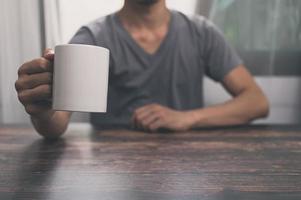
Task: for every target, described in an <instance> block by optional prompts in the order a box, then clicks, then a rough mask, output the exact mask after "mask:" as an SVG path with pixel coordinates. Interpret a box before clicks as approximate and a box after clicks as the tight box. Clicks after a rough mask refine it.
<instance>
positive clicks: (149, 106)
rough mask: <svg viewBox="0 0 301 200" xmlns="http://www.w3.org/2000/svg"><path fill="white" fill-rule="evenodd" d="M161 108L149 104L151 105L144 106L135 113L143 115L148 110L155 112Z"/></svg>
mask: <svg viewBox="0 0 301 200" xmlns="http://www.w3.org/2000/svg"><path fill="white" fill-rule="evenodd" d="M157 107H159V105H158V104H149V105H146V106H143V107H140V108H138V109H137V110H136V111H135V113H137V114H139V113H143V112H146V111H148V110H153V109H155V108H157Z"/></svg>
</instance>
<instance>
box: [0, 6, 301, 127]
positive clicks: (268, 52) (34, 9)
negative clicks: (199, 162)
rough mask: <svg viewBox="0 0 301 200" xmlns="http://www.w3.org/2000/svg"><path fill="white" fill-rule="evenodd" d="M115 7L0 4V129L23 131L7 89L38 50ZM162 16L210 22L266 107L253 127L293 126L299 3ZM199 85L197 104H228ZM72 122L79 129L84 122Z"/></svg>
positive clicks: (215, 87) (298, 82) (190, 9)
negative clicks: (261, 94)
mask: <svg viewBox="0 0 301 200" xmlns="http://www.w3.org/2000/svg"><path fill="white" fill-rule="evenodd" d="M122 4H123V0H110V1H105V0H22V1H20V0H1V1H0V25H1V31H0V124H15V123H21V124H26V123H29V117H28V115H26V113H25V112H24V109H23V107H22V105H20V103H19V102H18V99H17V95H16V92H15V89H14V82H15V80H16V79H17V69H18V67H19V66H20V65H21V64H22V63H23V62H25V61H28V60H31V59H33V58H36V57H39V56H40V55H41V53H42V50H43V49H44V48H45V47H54V46H55V45H56V44H61V43H68V41H69V40H70V38H71V37H72V36H73V35H74V33H75V32H76V31H77V30H78V28H80V26H81V25H84V24H86V23H88V22H90V21H92V20H94V19H96V18H98V17H101V16H104V15H107V14H109V13H111V12H114V11H117V10H118V9H120V8H121V6H122ZM167 4H168V7H169V8H170V9H175V10H179V11H181V12H183V13H186V14H200V15H204V16H206V17H208V18H210V19H211V20H212V21H213V22H215V24H217V25H218V27H219V28H220V29H221V30H222V31H223V32H224V34H225V36H226V39H227V40H228V41H229V42H230V43H231V44H232V45H233V46H234V47H235V48H236V49H237V51H238V52H239V54H240V56H241V57H242V58H243V60H244V61H245V64H246V66H247V67H248V68H249V70H250V71H251V72H252V74H253V75H254V76H255V77H256V81H257V82H258V84H259V85H260V86H261V87H262V88H263V90H264V92H265V94H266V95H267V96H268V98H269V101H270V103H271V114H270V117H269V118H267V119H265V120H259V121H256V122H255V123H273V124H295V123H300V122H301V1H300V0H264V1H263V0H185V1H183V0H167ZM229 98H230V97H229V95H227V93H226V92H225V91H224V90H223V89H222V87H221V86H220V85H219V84H217V83H215V82H213V81H211V80H209V79H206V80H205V104H206V105H212V104H216V103H220V102H223V101H225V100H227V99H229ZM72 120H73V121H76V122H87V121H88V114H78V113H77V114H75V115H74V116H73V119H72Z"/></svg>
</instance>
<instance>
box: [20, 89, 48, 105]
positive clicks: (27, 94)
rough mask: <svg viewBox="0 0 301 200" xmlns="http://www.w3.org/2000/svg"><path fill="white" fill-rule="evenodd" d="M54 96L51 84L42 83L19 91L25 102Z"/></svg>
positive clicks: (21, 99) (21, 100)
mask: <svg viewBox="0 0 301 200" xmlns="http://www.w3.org/2000/svg"><path fill="white" fill-rule="evenodd" d="M51 96H52V87H51V86H50V85H40V86H38V87H36V88H34V89H29V90H24V91H22V92H19V93H18V98H19V100H20V102H21V103H23V104H31V103H33V102H35V101H42V100H48V99H49V98H51Z"/></svg>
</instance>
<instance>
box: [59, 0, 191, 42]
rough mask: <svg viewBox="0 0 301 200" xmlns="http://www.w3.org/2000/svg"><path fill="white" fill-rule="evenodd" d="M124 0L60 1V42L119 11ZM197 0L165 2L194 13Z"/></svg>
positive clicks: (185, 11) (172, 6)
mask: <svg viewBox="0 0 301 200" xmlns="http://www.w3.org/2000/svg"><path fill="white" fill-rule="evenodd" d="M123 1H124V0H110V1H107V0H60V1H59V3H60V15H61V26H62V27H61V28H62V42H63V43H67V42H68V41H69V40H70V39H71V37H72V36H73V35H74V34H75V32H76V31H77V30H78V29H79V28H80V27H81V26H82V25H84V24H86V23H88V22H90V21H92V20H94V19H96V18H98V17H101V16H104V15H107V14H110V13H112V12H114V11H117V10H118V9H120V8H121V7H122V5H123ZM196 3H197V0H167V6H168V7H169V8H171V9H176V10H180V11H182V12H184V13H188V14H190V13H194V11H195V5H196Z"/></svg>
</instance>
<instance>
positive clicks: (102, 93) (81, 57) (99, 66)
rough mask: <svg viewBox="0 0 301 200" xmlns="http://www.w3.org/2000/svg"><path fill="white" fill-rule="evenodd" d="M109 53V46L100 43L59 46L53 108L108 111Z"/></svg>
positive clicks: (55, 67) (54, 76) (55, 64)
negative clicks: (102, 45)
mask: <svg viewBox="0 0 301 200" xmlns="http://www.w3.org/2000/svg"><path fill="white" fill-rule="evenodd" d="M109 54H110V52H109V50H108V49H106V48H102V47H98V46H91V45H78V44H66V45H58V46H56V47H55V58H54V72H53V103H52V108H53V109H54V110H64V111H77V112H106V110H107V93H108V77H109V57H110V55H109Z"/></svg>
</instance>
